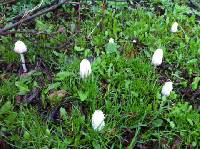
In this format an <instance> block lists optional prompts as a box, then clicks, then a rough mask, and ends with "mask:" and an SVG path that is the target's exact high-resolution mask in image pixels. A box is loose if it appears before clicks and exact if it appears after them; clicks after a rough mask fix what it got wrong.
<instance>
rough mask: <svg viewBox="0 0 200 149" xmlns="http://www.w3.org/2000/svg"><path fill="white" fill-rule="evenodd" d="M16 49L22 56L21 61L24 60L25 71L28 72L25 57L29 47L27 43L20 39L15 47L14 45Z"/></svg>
mask: <svg viewBox="0 0 200 149" xmlns="http://www.w3.org/2000/svg"><path fill="white" fill-rule="evenodd" d="M14 51H15V52H16V53H18V54H20V57H21V62H22V67H23V71H24V72H25V73H26V72H27V68H26V64H25V58H24V53H26V52H27V47H26V45H25V44H24V43H23V42H22V41H20V40H18V41H17V42H16V43H15V47H14Z"/></svg>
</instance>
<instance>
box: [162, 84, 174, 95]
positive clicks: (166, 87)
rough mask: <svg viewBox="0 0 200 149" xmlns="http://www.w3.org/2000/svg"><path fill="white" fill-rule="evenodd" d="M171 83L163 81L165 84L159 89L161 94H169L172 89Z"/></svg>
mask: <svg viewBox="0 0 200 149" xmlns="http://www.w3.org/2000/svg"><path fill="white" fill-rule="evenodd" d="M172 84H173V83H172V82H171V81H168V82H165V84H164V85H163V87H162V91H161V93H162V95H163V96H169V95H170V93H171V91H172V90H173V86H172Z"/></svg>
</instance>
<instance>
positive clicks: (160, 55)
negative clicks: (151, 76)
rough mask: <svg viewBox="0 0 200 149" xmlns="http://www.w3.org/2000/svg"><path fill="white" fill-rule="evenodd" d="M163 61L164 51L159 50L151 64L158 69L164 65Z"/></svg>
mask: <svg viewBox="0 0 200 149" xmlns="http://www.w3.org/2000/svg"><path fill="white" fill-rule="evenodd" d="M162 59H163V50H162V49H157V50H156V51H155V52H154V54H153V56H152V61H151V63H152V64H153V65H154V66H155V67H156V66H160V65H161V64H162Z"/></svg>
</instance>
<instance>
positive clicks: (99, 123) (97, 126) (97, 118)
mask: <svg viewBox="0 0 200 149" xmlns="http://www.w3.org/2000/svg"><path fill="white" fill-rule="evenodd" d="M104 119H105V116H104V114H103V112H102V111H101V110H96V111H95V112H94V114H93V115H92V127H93V129H94V130H97V131H100V130H102V129H103V128H104V126H105V122H104Z"/></svg>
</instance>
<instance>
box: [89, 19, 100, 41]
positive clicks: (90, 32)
mask: <svg viewBox="0 0 200 149" xmlns="http://www.w3.org/2000/svg"><path fill="white" fill-rule="evenodd" d="M101 21H102V18H101V20H100V21H99V22H98V23H97V25H96V26H95V27H94V28H93V30H92V31H91V32H90V33H89V34H88V36H87V38H90V37H91V35H92V34H93V32H94V31H95V29H96V28H97V27H98V26H99V24H100V23H101Z"/></svg>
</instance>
